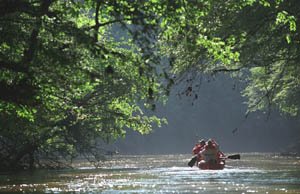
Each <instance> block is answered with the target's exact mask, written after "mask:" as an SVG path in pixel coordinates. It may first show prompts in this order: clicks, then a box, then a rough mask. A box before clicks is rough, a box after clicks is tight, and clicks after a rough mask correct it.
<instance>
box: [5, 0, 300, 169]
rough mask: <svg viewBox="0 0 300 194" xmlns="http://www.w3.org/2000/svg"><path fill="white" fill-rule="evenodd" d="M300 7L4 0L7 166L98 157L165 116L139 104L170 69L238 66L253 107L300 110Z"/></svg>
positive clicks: (230, 0)
mask: <svg viewBox="0 0 300 194" xmlns="http://www.w3.org/2000/svg"><path fill="white" fill-rule="evenodd" d="M299 18H300V6H299V2H298V1H297V0H289V1H288V0H244V1H236V0H226V1H221V0H174V1H167V0H141V1H140V0H130V1H128V0H107V1H102V0H84V1H79V0H78V1H77V0H64V1H59V0H0V32H1V36H0V90H1V93H0V122H1V125H0V153H1V155H0V161H1V162H0V164H1V168H2V169H6V168H17V167H22V168H23V167H26V168H27V167H29V168H32V167H34V166H36V165H49V166H53V162H55V163H57V162H59V161H61V160H62V159H66V160H72V159H73V158H74V157H76V156H78V154H84V155H86V156H87V157H88V158H89V159H91V161H92V162H97V161H99V160H100V159H101V158H102V157H101V151H102V149H101V148H100V147H99V142H100V140H104V141H110V140H112V139H115V138H118V137H121V136H124V135H125V130H126V129H133V130H137V131H139V132H141V133H148V132H149V131H151V128H152V126H153V124H158V125H161V122H162V121H164V119H159V118H157V117H156V116H154V115H150V114H144V112H143V111H144V110H145V109H147V108H150V109H155V103H156V101H158V100H163V99H164V97H165V95H168V92H169V89H170V86H172V84H173V83H174V80H173V78H172V77H171V76H170V74H181V73H184V72H187V71H197V72H202V73H212V74H215V73H218V72H225V73H231V75H232V76H236V77H238V78H240V79H241V80H246V84H247V86H246V88H245V90H244V91H243V93H242V95H244V96H245V97H247V99H248V101H247V104H248V108H249V111H250V112H251V111H256V110H267V109H268V108H269V107H271V106H273V105H274V106H275V107H277V108H278V109H279V110H280V111H282V112H283V113H288V114H290V115H293V116H297V115H299V111H300V110H299V108H300V87H299V86H300V66H299V65H298V63H299V61H300V60H299V57H300V56H299V53H300V52H299V48H300V47H299V46H300V45H299V41H300V37H299V29H300V28H299ZM166 59H167V60H166ZM166 61H168V62H169V66H168V65H166V64H164V63H165V62H166ZM170 69H171V70H170ZM170 72H171V73H170ZM188 90H189V91H192V87H189V88H188ZM41 159H42V160H41ZM41 161H43V163H42V162H41ZM45 161H46V162H45Z"/></svg>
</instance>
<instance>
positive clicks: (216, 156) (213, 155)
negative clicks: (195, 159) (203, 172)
mask: <svg viewBox="0 0 300 194" xmlns="http://www.w3.org/2000/svg"><path fill="white" fill-rule="evenodd" d="M199 155H200V156H201V158H202V160H201V161H200V162H199V165H201V164H202V165H203V164H206V163H209V164H217V163H219V162H220V159H221V157H224V154H223V153H222V152H221V151H220V150H219V145H218V144H217V143H216V141H214V140H212V139H209V140H208V141H207V143H206V145H205V146H204V148H203V149H202V150H201V151H200V153H199Z"/></svg>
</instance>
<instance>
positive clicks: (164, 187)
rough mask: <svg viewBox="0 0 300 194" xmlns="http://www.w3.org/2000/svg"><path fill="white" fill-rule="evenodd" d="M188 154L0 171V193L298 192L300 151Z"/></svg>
mask: <svg viewBox="0 0 300 194" xmlns="http://www.w3.org/2000/svg"><path fill="white" fill-rule="evenodd" d="M190 158H191V156H190V155H123V156H122V155H118V156H113V157H111V158H109V160H108V161H106V162H104V163H103V166H102V167H99V168H94V167H92V166H90V165H89V164H88V163H85V162H80V163H77V164H76V167H75V169H65V170H35V171H31V172H29V171H25V172H19V173H1V174H0V193H213V194H214V193H218V194H222V193H228V194H229V193H230V194H234V193H238V194H243V193H244V194H246V193H265V194H280V193H284V194H287V193H288V194H291V193H293V194H295V193H300V157H287V156H280V155H278V154H274V153H242V154H241V160H229V159H228V160H227V161H226V167H225V169H224V170H199V169H198V168H196V167H193V168H190V167H188V166H187V163H188V161H189V160H190Z"/></svg>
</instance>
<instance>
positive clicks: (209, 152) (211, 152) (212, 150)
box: [200, 145, 218, 161]
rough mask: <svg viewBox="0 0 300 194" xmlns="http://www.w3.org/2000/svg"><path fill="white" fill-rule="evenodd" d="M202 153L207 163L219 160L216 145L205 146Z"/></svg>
mask: <svg viewBox="0 0 300 194" xmlns="http://www.w3.org/2000/svg"><path fill="white" fill-rule="evenodd" d="M200 153H201V156H202V157H203V159H204V160H205V161H210V160H217V159H218V149H217V148H216V146H214V145H210V146H209V145H205V146H204V149H203V150H202V151H201V152H200Z"/></svg>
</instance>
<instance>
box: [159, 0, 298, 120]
mask: <svg viewBox="0 0 300 194" xmlns="http://www.w3.org/2000/svg"><path fill="white" fill-rule="evenodd" d="M299 9H300V6H299V1H296V0H291V1H285V0H270V1H269V0H245V1H236V0H228V1H219V0H213V1H201V0H195V1H181V6H179V7H178V9H177V10H176V12H178V13H180V14H177V17H173V18H166V19H165V20H164V21H163V22H162V25H163V26H164V27H165V28H166V30H165V31H164V33H163V36H162V37H163V38H162V41H161V44H162V50H163V53H166V54H167V55H168V56H169V57H170V58H172V59H173V60H172V61H173V65H174V68H173V70H174V71H175V72H176V73H182V72H186V71H189V70H191V69H192V70H196V71H200V72H206V73H212V74H215V73H218V72H224V73H228V72H229V73H231V75H233V76H236V77H238V78H240V79H241V80H242V81H244V82H246V85H247V86H246V88H245V90H244V91H243V93H242V94H243V95H244V96H245V97H247V99H248V101H247V104H248V111H249V112H252V111H256V110H263V111H268V109H270V107H277V108H278V109H279V110H280V111H281V112H282V113H287V114H289V115H292V116H297V115H299V113H300V109H299V108H300V101H299V100H300V87H299V86H300V85H299V84H300V82H299V80H300V76H299V75H300V69H299V57H300V50H299V49H300V47H299V46H300V45H299V43H300V34H299V33H300V27H299V25H300V23H299V19H300V15H299Z"/></svg>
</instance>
